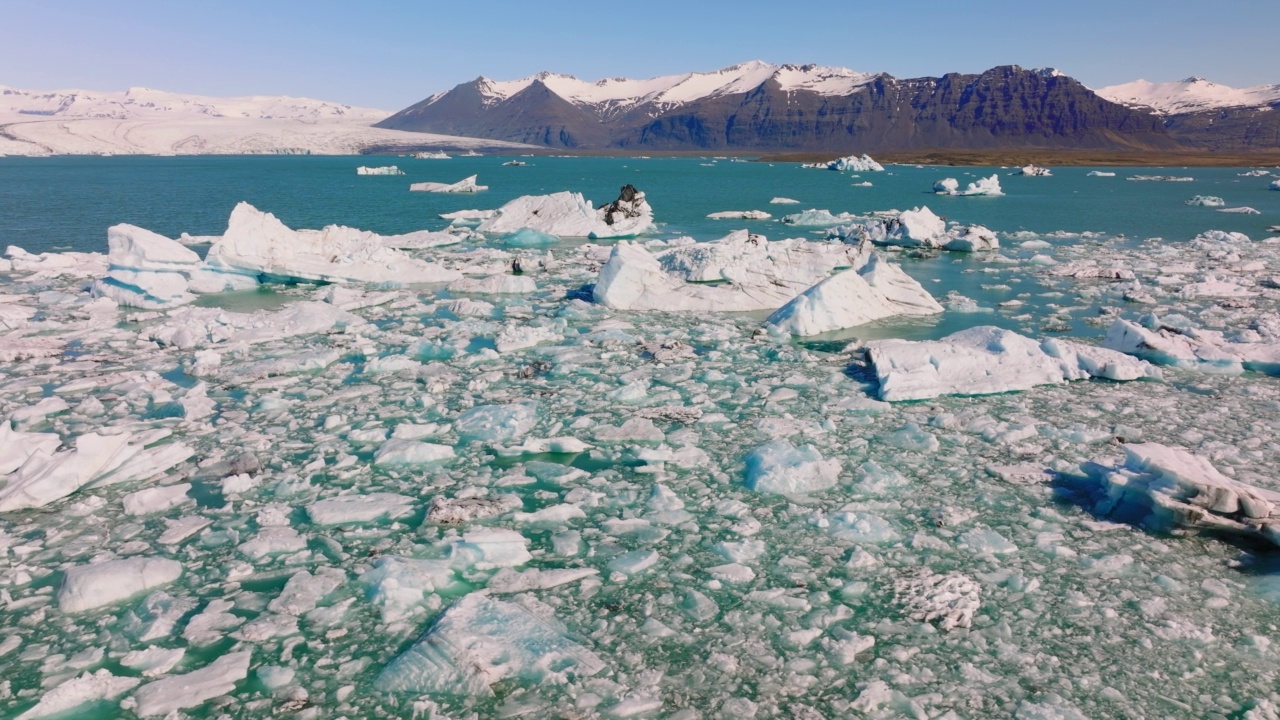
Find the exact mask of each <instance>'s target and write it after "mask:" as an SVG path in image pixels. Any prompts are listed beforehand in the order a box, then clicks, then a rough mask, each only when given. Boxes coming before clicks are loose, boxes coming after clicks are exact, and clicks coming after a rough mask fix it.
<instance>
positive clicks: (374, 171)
mask: <svg viewBox="0 0 1280 720" xmlns="http://www.w3.org/2000/svg"><path fill="white" fill-rule="evenodd" d="M356 174H357V175H403V174H404V171H403V170H401V169H400V168H398V167H396V166H395V165H384V166H382V167H367V166H364V165H361V166H360V167H358V168H356Z"/></svg>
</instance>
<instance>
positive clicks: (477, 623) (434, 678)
mask: <svg viewBox="0 0 1280 720" xmlns="http://www.w3.org/2000/svg"><path fill="white" fill-rule="evenodd" d="M535 613H536V614H535ZM604 668H605V664H604V662H603V661H602V660H601V659H600V658H599V657H598V656H597V655H596V654H595V653H593V652H591V651H590V650H588V649H586V648H584V647H582V646H581V645H579V644H577V643H575V642H573V641H572V640H570V639H569V638H568V637H566V630H565V629H564V626H563V625H561V624H560V623H559V622H558V621H557V620H556V619H555V618H554V617H553V616H552V614H551V609H550V608H548V607H546V606H545V605H542V604H541V603H538V602H537V601H536V600H533V599H532V598H530V597H528V596H521V597H520V598H518V601H506V600H497V599H494V598H492V597H490V596H489V595H488V593H486V592H484V591H479V592H473V593H470V594H468V595H466V596H464V597H463V598H461V599H460V600H458V601H457V602H455V603H454V604H453V605H451V606H450V607H449V608H448V609H447V610H445V611H444V613H442V614H441V615H440V616H439V617H438V618H437V619H436V621H435V623H434V624H432V626H431V628H430V629H429V630H428V631H427V632H426V634H425V635H423V636H422V639H420V640H419V641H418V642H417V643H415V644H414V645H413V646H412V647H410V648H409V649H408V650H406V651H405V652H404V653H403V654H401V655H400V656H399V657H397V658H396V659H394V660H392V661H391V662H390V663H389V664H388V665H387V666H386V667H385V668H383V670H382V672H381V673H379V674H378V676H377V678H375V679H374V681H373V686H374V688H375V689H377V690H379V691H381V692H393V693H413V694H415V695H425V694H434V693H440V694H447V695H457V694H461V695H474V696H482V697H487V696H491V695H492V694H493V690H492V689H491V686H492V685H493V684H495V683H497V682H500V681H502V680H507V679H512V680H519V681H521V682H524V683H529V684H530V685H533V686H536V685H539V684H544V683H554V684H563V683H565V682H567V681H568V680H569V679H571V678H574V677H590V676H592V675H595V674H597V673H599V672H600V671H602V670H604Z"/></svg>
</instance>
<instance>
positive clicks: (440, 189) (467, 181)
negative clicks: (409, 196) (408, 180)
mask: <svg viewBox="0 0 1280 720" xmlns="http://www.w3.org/2000/svg"><path fill="white" fill-rule="evenodd" d="M477 177H479V176H478V175H472V176H470V177H466V178H463V179H461V180H459V181H458V182H456V183H442V182H420V183H413V184H412V185H410V186H409V189H410V190H412V191H416V192H433V193H475V192H483V191H485V190H488V189H489V186H488V185H478V184H476V178H477Z"/></svg>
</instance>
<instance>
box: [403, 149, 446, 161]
mask: <svg viewBox="0 0 1280 720" xmlns="http://www.w3.org/2000/svg"><path fill="white" fill-rule="evenodd" d="M409 157H411V158H413V159H415V160H451V159H452V158H450V157H449V154H448V153H446V152H445V151H443V150H438V151H436V152H431V151H428V150H423V151H421V152H416V153H414V154H412V155H410V156H409Z"/></svg>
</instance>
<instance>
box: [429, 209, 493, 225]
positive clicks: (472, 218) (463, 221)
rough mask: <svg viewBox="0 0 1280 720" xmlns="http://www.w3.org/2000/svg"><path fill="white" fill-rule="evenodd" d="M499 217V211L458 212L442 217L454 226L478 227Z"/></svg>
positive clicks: (443, 214)
mask: <svg viewBox="0 0 1280 720" xmlns="http://www.w3.org/2000/svg"><path fill="white" fill-rule="evenodd" d="M497 215H498V211H497V210H458V211H456V212H451V213H441V215H440V217H442V218H444V219H445V220H449V221H450V224H452V225H478V224H480V222H482V221H484V220H488V219H489V218H491V217H496V216H497Z"/></svg>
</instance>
